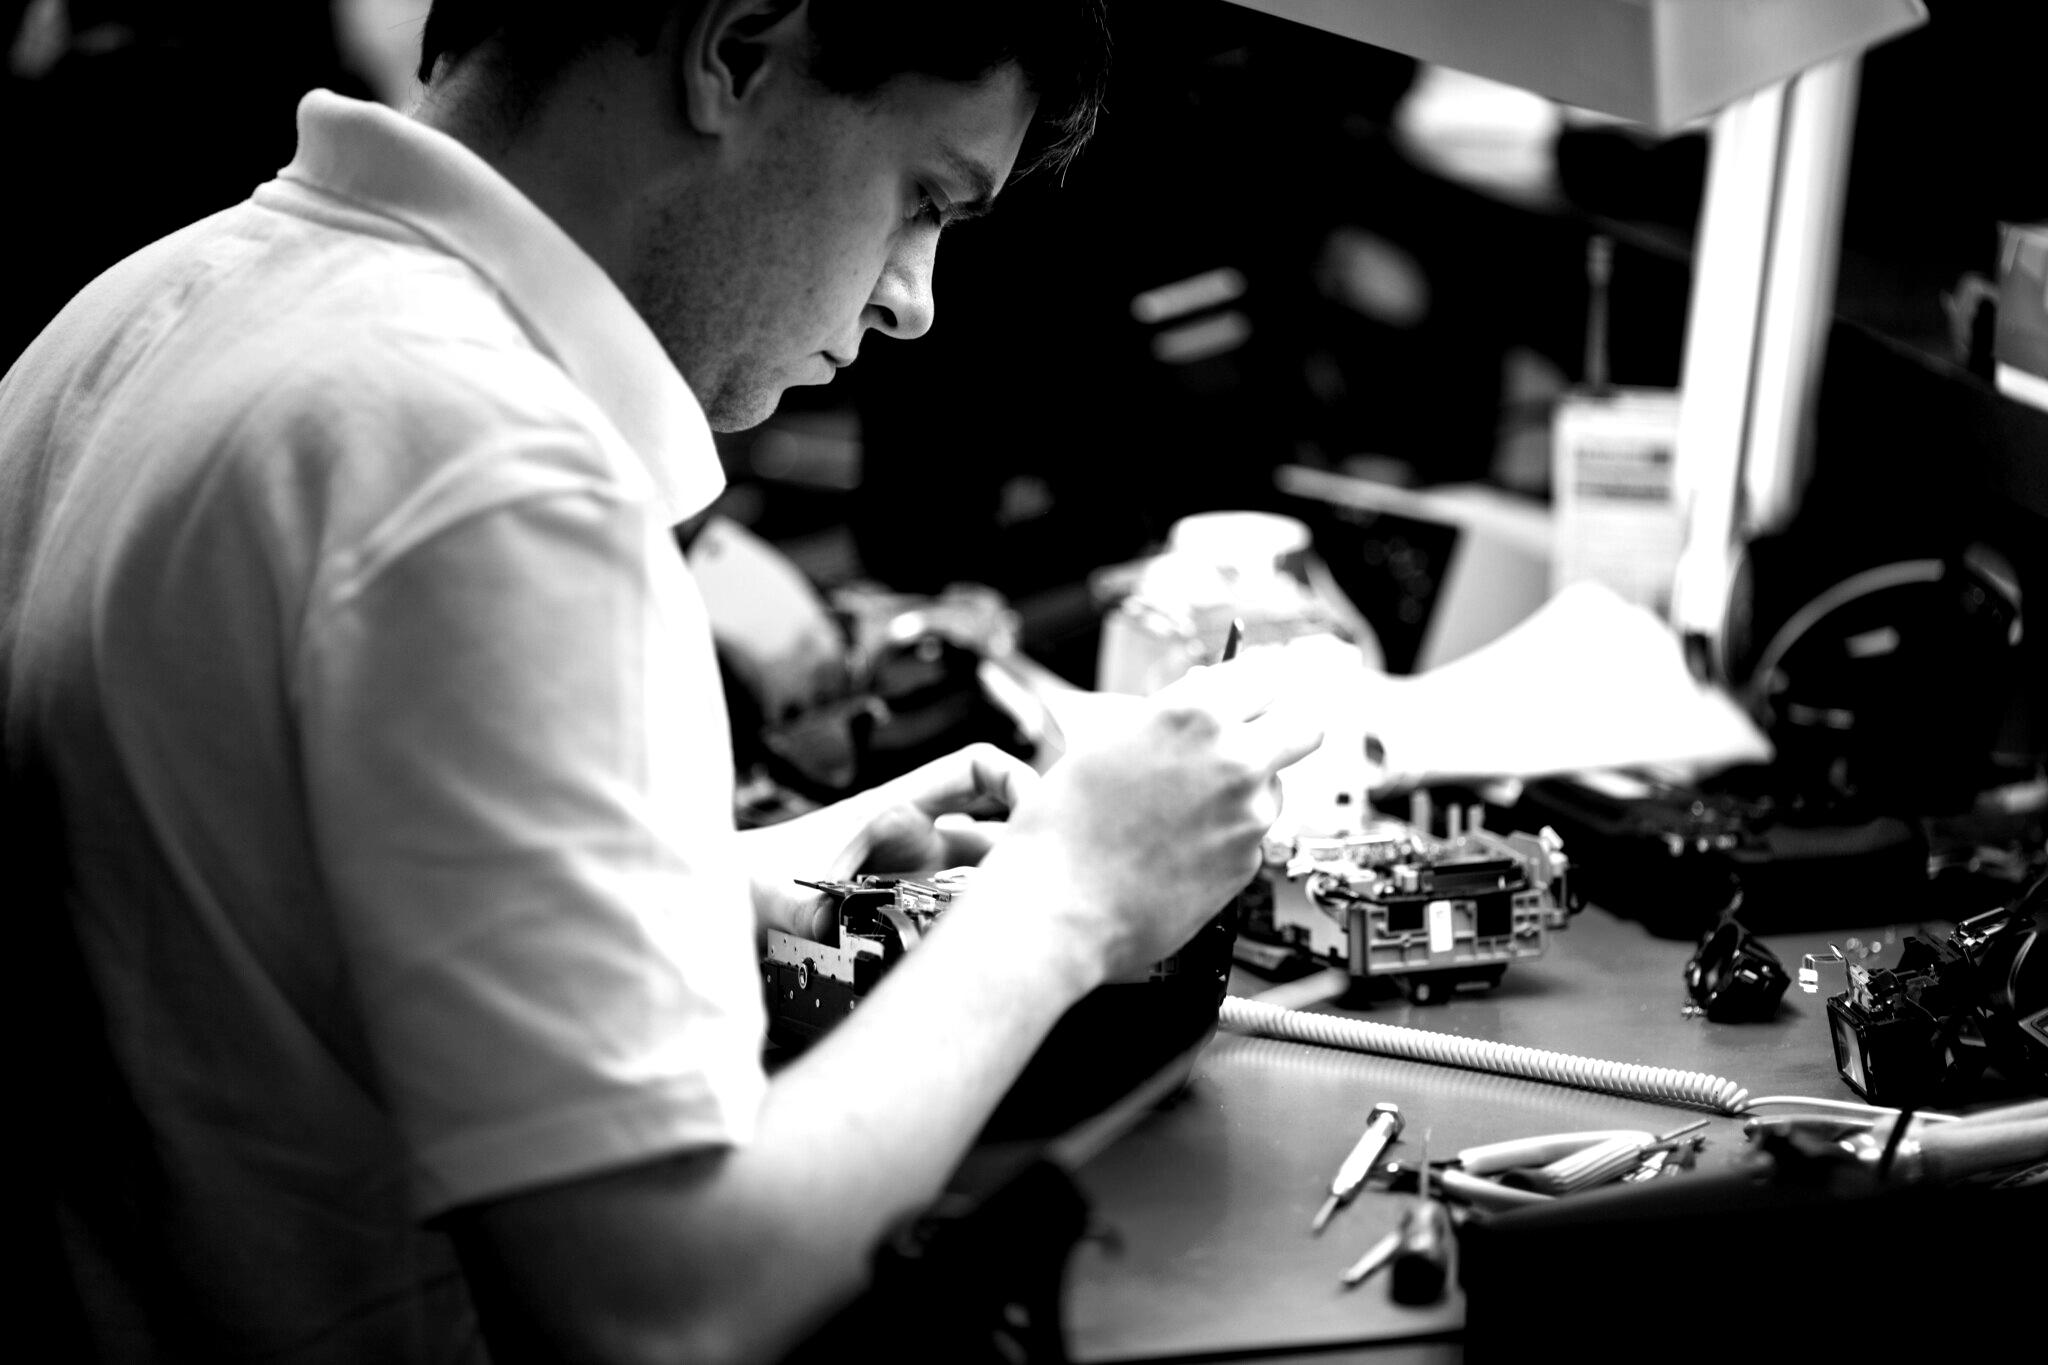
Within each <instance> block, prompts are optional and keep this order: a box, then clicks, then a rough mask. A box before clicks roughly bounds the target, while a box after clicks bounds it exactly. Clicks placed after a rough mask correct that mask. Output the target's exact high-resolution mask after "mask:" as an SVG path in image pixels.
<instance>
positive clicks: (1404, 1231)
mask: <svg viewBox="0 0 2048 1365" xmlns="http://www.w3.org/2000/svg"><path fill="white" fill-rule="evenodd" d="M1416 1178H1417V1180H1418V1182H1419V1183H1418V1186H1417V1189H1416V1195H1415V1203H1414V1204H1413V1205H1411V1206H1410V1207H1409V1209H1408V1212H1407V1213H1406V1214H1404V1215H1402V1218H1401V1241H1400V1245H1399V1246H1398V1247H1397V1248H1396V1249H1395V1251H1394V1258H1393V1269H1392V1271H1391V1274H1392V1276H1393V1283H1392V1284H1391V1285H1390V1286H1389V1288H1390V1291H1391V1292H1392V1294H1393V1296H1394V1302H1396V1303H1408V1304H1423V1303H1435V1302H1436V1301H1437V1300H1439V1299H1441V1298H1442V1297H1443V1296H1444V1284H1445V1283H1446V1282H1447V1281H1448V1280H1449V1279H1450V1269H1451V1215H1450V1212H1449V1211H1448V1210H1446V1209H1445V1208H1444V1206H1443V1205H1442V1204H1441V1203H1440V1202H1438V1201H1437V1200H1436V1199H1435V1198H1434V1197H1433V1196H1431V1194H1430V1192H1429V1134H1428V1133H1424V1134H1423V1135H1422V1160H1421V1162H1420V1163H1419V1165H1418V1174H1417V1177H1416Z"/></svg>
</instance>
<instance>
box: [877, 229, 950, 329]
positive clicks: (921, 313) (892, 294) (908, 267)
mask: <svg viewBox="0 0 2048 1365" xmlns="http://www.w3.org/2000/svg"><path fill="white" fill-rule="evenodd" d="M938 237H939V234H938V233H936V232H929V233H915V234H911V235H909V236H907V237H906V238H905V239H904V240H903V241H902V242H900V243H899V244H898V246H897V248H896V250H895V251H893V252H891V253H890V256H889V260H888V262H887V263H886V264H885V265H883V267H882V277H881V278H880V279H878V280H876V281H875V291H874V293H872V294H870V295H869V296H868V306H867V316H866V321H867V324H868V326H870V327H873V328H875V329H876V330H877V331H880V332H884V333H886V334H888V335H889V336H892V337H900V338H901V339H903V340H904V341H910V340H912V339H914V338H916V337H921V336H923V335H924V334H925V333H926V332H928V331H930V330H931V327H932V314H933V311H934V304H933V302H932V267H933V265H934V264H935V262H936V259H937V257H938V254H939V242H938Z"/></svg>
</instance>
